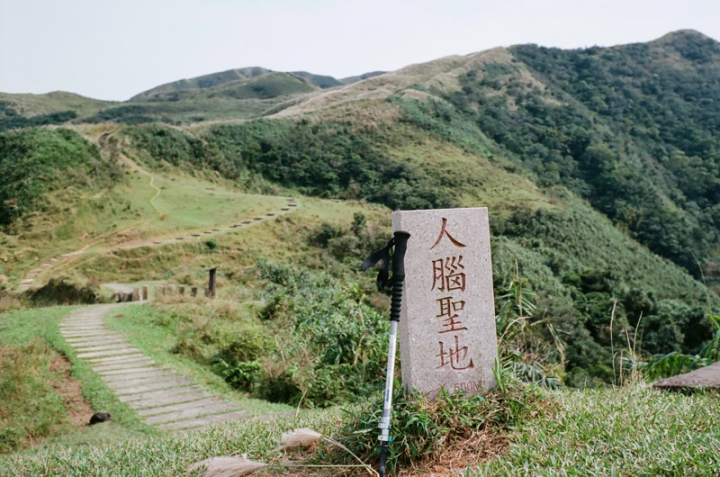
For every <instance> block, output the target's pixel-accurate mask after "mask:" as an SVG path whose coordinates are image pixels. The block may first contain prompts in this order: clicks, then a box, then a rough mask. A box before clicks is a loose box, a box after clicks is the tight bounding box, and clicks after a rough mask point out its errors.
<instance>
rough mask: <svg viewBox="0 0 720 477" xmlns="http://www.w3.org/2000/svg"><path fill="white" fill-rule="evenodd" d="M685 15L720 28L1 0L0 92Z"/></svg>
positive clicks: (347, 61) (606, 3) (637, 36)
mask: <svg viewBox="0 0 720 477" xmlns="http://www.w3.org/2000/svg"><path fill="white" fill-rule="evenodd" d="M685 28H692V29H695V30H698V31H700V32H702V33H704V34H705V35H708V36H710V37H712V38H714V39H720V0H444V1H439V0H437V1H430V0H397V1H395V0H383V1H381V0H352V1H350V0H344V1H341V0H302V1H301V0H252V1H248V0H0V91H2V92H6V93H46V92H50V91H57V90H62V91H71V92H74V93H79V94H82V95H84V96H89V97H92V98H99V99H113V100H125V99H128V98H129V97H130V96H133V95H135V94H137V93H139V92H141V91H144V90H147V89H150V88H152V87H154V86H157V85H159V84H162V83H167V82H170V81H175V80H179V79H182V78H191V77H193V76H199V75H203V74H209V73H215V72H218V71H224V70H228V69H232V68H239V67H244V66H264V67H266V68H270V69H273V70H277V71H296V70H305V71H310V72H313V73H317V74H327V75H332V76H335V77H338V78H341V77H345V76H352V75H356V74H361V73H365V72H368V71H374V70H395V69H398V68H401V67H403V66H406V65H408V64H411V63H419V62H424V61H430V60H433V59H436V58H439V57H442V56H447V55H452V54H467V53H472V52H476V51H482V50H486V49H488V48H492V47H495V46H510V45H515V44H520V43H537V44H539V45H543V46H557V47H562V48H579V47H585V46H592V45H601V46H610V45H617V44H623V43H633V42H644V41H650V40H653V39H656V38H658V37H660V36H662V35H664V34H665V33H668V32H670V31H674V30H679V29H685Z"/></svg>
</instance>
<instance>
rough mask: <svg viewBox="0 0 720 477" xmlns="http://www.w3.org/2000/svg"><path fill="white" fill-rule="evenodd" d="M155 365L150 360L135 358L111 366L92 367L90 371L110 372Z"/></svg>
mask: <svg viewBox="0 0 720 477" xmlns="http://www.w3.org/2000/svg"><path fill="white" fill-rule="evenodd" d="M155 365H157V363H156V362H155V361H153V360H152V359H151V358H144V357H140V358H135V359H132V360H129V361H120V362H117V363H113V364H106V365H103V366H93V367H92V369H93V370H94V371H95V372H96V373H101V372H102V371H112V370H115V369H126V368H128V367H130V366H155Z"/></svg>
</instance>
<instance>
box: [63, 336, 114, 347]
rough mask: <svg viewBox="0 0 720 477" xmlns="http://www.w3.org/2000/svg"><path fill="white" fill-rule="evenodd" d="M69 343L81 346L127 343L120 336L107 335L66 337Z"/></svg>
mask: <svg viewBox="0 0 720 477" xmlns="http://www.w3.org/2000/svg"><path fill="white" fill-rule="evenodd" d="M65 341H67V342H68V343H69V344H71V345H73V346H83V345H92V344H97V345H101V344H116V343H127V340H125V338H124V337H122V336H108V337H102V338H91V339H66V340H65Z"/></svg>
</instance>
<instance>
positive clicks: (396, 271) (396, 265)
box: [393, 230, 410, 283]
mask: <svg viewBox="0 0 720 477" xmlns="http://www.w3.org/2000/svg"><path fill="white" fill-rule="evenodd" d="M393 235H394V236H395V252H394V253H393V279H394V280H395V281H398V282H400V283H402V281H403V280H405V252H406V251H407V242H408V239H409V238H410V234H409V233H407V232H403V231H402V230H398V231H397V232H395V233H394V234H393Z"/></svg>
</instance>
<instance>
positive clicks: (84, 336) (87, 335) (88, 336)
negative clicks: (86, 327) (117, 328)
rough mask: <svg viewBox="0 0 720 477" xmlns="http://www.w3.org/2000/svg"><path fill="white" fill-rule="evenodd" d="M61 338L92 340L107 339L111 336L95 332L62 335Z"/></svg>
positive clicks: (104, 332)
mask: <svg viewBox="0 0 720 477" xmlns="http://www.w3.org/2000/svg"><path fill="white" fill-rule="evenodd" d="M62 336H63V338H65V339H86V340H89V339H93V338H107V337H109V336H112V335H111V334H109V333H108V332H107V330H106V331H103V332H97V333H83V334H73V333H62Z"/></svg>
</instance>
